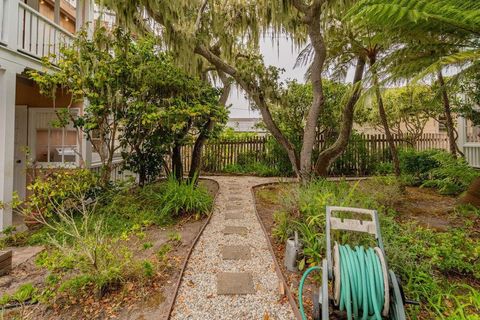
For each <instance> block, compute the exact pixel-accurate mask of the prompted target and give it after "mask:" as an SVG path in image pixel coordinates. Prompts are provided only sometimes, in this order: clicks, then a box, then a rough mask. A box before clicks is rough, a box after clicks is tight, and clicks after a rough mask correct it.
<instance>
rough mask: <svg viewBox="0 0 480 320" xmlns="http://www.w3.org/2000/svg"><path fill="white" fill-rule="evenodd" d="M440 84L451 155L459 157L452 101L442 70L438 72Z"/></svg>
mask: <svg viewBox="0 0 480 320" xmlns="http://www.w3.org/2000/svg"><path fill="white" fill-rule="evenodd" d="M437 78H438V83H439V85H440V91H441V94H442V100H443V108H444V113H445V120H446V123H445V126H446V127H447V135H448V145H449V149H450V153H451V154H452V155H453V156H454V157H456V156H457V143H456V141H455V127H454V125H453V118H452V110H451V107H450V100H449V99H448V93H447V87H446V86H445V80H444V79H443V74H442V70H441V69H438V71H437Z"/></svg>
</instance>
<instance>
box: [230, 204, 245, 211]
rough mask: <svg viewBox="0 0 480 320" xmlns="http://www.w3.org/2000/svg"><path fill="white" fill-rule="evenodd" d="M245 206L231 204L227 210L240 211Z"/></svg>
mask: <svg viewBox="0 0 480 320" xmlns="http://www.w3.org/2000/svg"><path fill="white" fill-rule="evenodd" d="M243 205H244V204H241V203H229V204H227V207H226V209H227V210H240V209H242V206H243Z"/></svg>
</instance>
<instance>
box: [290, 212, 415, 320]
mask: <svg viewBox="0 0 480 320" xmlns="http://www.w3.org/2000/svg"><path fill="white" fill-rule="evenodd" d="M339 212H343V213H344V214H345V213H349V214H355V215H363V216H369V217H370V218H371V219H370V220H359V219H351V218H341V217H339V216H337V215H336V213H339ZM333 230H342V231H347V232H360V233H367V234H371V235H373V236H374V237H375V240H376V247H374V248H364V247H362V246H353V247H351V246H350V245H348V244H347V245H340V244H338V243H337V242H335V243H334V244H333V247H332V234H331V233H332V231H333ZM325 231H326V232H325V237H326V259H323V261H322V266H321V267H319V266H314V267H311V268H309V269H307V270H306V271H305V273H304V275H303V277H302V280H301V281H300V287H299V294H298V296H299V306H300V313H301V314H302V317H303V319H306V316H305V312H304V308H303V300H302V292H303V284H304V282H305V279H306V278H307V276H308V275H309V274H310V273H311V272H312V271H314V270H321V271H322V285H321V287H320V288H319V289H318V292H315V293H314V296H313V318H314V319H315V320H320V319H321V320H327V319H329V314H330V311H333V309H337V310H341V311H344V312H346V314H347V319H349V320H350V319H376V320H381V319H392V320H405V319H406V315H405V309H404V305H405V304H407V303H410V304H416V302H413V301H408V300H406V299H405V297H404V295H403V290H402V287H401V285H400V282H399V279H398V277H397V276H396V275H395V273H394V272H393V271H392V270H389V269H388V264H387V259H386V255H385V250H384V247H383V241H382V235H381V231H380V223H379V220H378V214H377V211H376V210H368V209H360V208H347V207H332V206H330V207H327V208H326V230H325ZM329 283H330V284H331V286H330V287H329Z"/></svg>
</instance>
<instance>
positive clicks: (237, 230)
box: [223, 226, 248, 236]
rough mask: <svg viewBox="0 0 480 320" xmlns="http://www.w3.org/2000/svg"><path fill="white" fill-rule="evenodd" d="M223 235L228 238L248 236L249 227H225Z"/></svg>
mask: <svg viewBox="0 0 480 320" xmlns="http://www.w3.org/2000/svg"><path fill="white" fill-rule="evenodd" d="M223 234H224V235H226V236H228V235H231V234H238V235H241V236H246V235H247V234H248V229H247V227H237V226H225V229H223Z"/></svg>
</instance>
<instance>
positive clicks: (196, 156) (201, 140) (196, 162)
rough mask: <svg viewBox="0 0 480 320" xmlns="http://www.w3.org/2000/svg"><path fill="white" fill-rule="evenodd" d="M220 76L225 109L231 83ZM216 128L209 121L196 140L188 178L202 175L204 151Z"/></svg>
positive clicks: (221, 100) (222, 101)
mask: <svg viewBox="0 0 480 320" xmlns="http://www.w3.org/2000/svg"><path fill="white" fill-rule="evenodd" d="M218 74H219V76H220V79H221V80H222V83H223V89H222V95H221V96H220V99H219V101H218V103H219V104H220V105H221V106H224V107H225V105H226V103H227V99H228V96H229V95H230V88H231V83H230V81H229V79H228V78H227V76H226V75H225V73H224V72H222V71H218ZM214 127H215V121H214V120H212V119H209V120H208V121H207V123H206V124H205V127H204V128H203V130H202V131H201V132H200V134H199V135H198V137H197V140H195V145H194V146H193V150H192V160H191V162H190V172H189V173H188V178H189V179H190V180H193V179H194V178H195V177H196V178H198V176H199V174H200V170H201V169H202V149H203V146H204V145H205V143H206V142H207V140H208V136H209V134H210V133H211V132H212V130H213V128H214Z"/></svg>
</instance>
